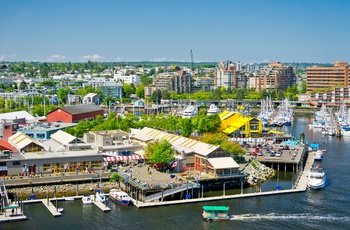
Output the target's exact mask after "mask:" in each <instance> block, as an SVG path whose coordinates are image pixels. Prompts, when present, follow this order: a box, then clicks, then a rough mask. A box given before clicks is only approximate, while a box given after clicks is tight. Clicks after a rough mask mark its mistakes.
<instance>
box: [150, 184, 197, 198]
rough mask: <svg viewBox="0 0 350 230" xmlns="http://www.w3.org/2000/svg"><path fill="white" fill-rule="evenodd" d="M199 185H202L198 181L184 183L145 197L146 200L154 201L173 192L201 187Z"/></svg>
mask: <svg viewBox="0 0 350 230" xmlns="http://www.w3.org/2000/svg"><path fill="white" fill-rule="evenodd" d="M199 187H200V185H199V184H197V183H188V184H183V185H181V186H177V187H175V188H170V189H166V190H163V191H161V192H158V193H155V194H152V195H149V196H146V197H145V202H151V201H154V200H159V199H161V198H162V197H166V196H170V195H173V194H176V193H179V192H182V191H185V190H187V189H193V188H199Z"/></svg>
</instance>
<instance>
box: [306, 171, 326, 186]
mask: <svg viewBox="0 0 350 230" xmlns="http://www.w3.org/2000/svg"><path fill="white" fill-rule="evenodd" d="M325 184H326V173H325V170H324V168H322V167H311V169H310V173H309V180H308V184H307V185H308V187H309V188H312V189H320V188H323V187H324V186H325Z"/></svg>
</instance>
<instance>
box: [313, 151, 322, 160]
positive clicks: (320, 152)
mask: <svg viewBox="0 0 350 230" xmlns="http://www.w3.org/2000/svg"><path fill="white" fill-rule="evenodd" d="M322 157H323V152H322V150H320V149H318V150H317V151H316V153H315V157H314V160H319V161H320V160H322Z"/></svg>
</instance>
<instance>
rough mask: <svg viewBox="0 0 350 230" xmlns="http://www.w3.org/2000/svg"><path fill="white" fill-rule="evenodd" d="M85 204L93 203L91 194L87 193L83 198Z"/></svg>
mask: <svg viewBox="0 0 350 230" xmlns="http://www.w3.org/2000/svg"><path fill="white" fill-rule="evenodd" d="M82 201H83V204H93V203H94V201H93V200H92V199H91V196H90V195H85V196H83V198H82Z"/></svg>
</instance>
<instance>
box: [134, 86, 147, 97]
mask: <svg viewBox="0 0 350 230" xmlns="http://www.w3.org/2000/svg"><path fill="white" fill-rule="evenodd" d="M136 96H137V97H139V98H144V97H145V86H144V85H143V84H138V85H137V87H136Z"/></svg>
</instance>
